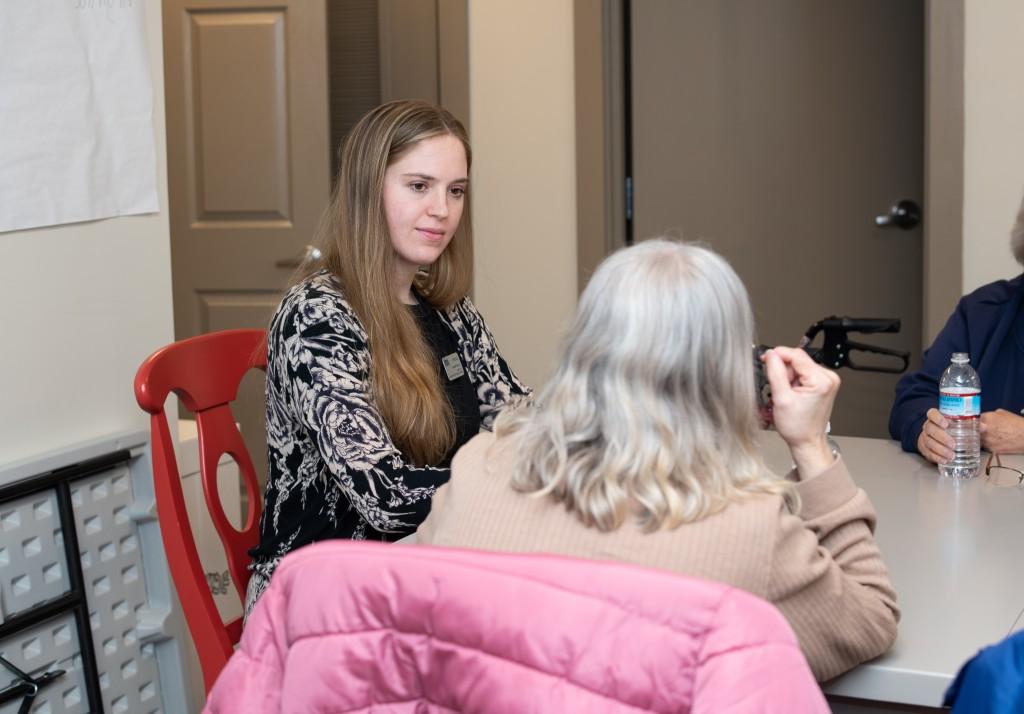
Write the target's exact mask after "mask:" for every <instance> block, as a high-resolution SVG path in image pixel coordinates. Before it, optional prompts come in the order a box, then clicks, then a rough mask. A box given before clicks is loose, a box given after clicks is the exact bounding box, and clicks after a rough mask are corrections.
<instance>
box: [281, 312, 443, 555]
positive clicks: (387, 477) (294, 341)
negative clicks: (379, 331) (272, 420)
mask: <svg viewBox="0 0 1024 714" xmlns="http://www.w3.org/2000/svg"><path fill="white" fill-rule="evenodd" d="M293 325H295V330H294V333H293V334H292V335H291V336H286V337H285V340H284V344H283V345H282V349H283V350H284V351H285V358H286V360H287V370H288V374H289V382H290V388H291V390H292V394H291V401H292V404H293V405H294V406H295V410H296V412H297V413H298V416H299V418H300V421H301V423H302V426H303V428H305V429H306V431H307V433H308V435H309V438H310V440H311V441H312V443H313V444H316V448H317V450H318V451H319V453H320V457H321V458H322V460H323V463H324V464H325V465H326V466H327V469H328V470H329V476H330V479H331V480H332V481H333V482H334V484H335V485H336V487H337V489H338V491H340V493H341V494H343V495H344V496H345V498H347V499H348V501H349V503H351V506H352V508H354V509H356V511H357V512H358V513H359V515H360V516H362V518H363V519H364V520H365V521H366V522H367V523H368V524H369V525H370V526H371V527H372V528H374V529H375V530H377V531H380V532H383V533H393V534H400V535H404V534H407V533H412V532H413V531H414V530H416V526H417V525H418V524H419V523H420V522H422V521H423V519H424V518H426V516H427V513H429V512H430V499H431V496H433V494H434V491H435V490H436V488H437V487H438V486H440V485H441V484H443V483H445V482H446V481H447V480H448V477H449V475H450V470H449V469H447V468H434V467H429V466H426V467H419V466H415V465H413V464H411V463H409V462H407V461H406V459H405V457H404V456H403V454H402V452H401V451H400V450H399V449H398V447H397V446H395V444H394V442H393V441H392V439H391V436H390V435H389V433H388V430H387V427H386V426H385V424H384V421H383V419H382V418H381V416H380V413H379V412H378V411H377V408H376V405H375V404H374V402H373V398H372V397H371V395H370V387H369V362H370V355H369V351H368V349H367V346H366V341H365V337H364V335H363V334H362V331H361V328H358V327H357V325H356V324H355V322H354V318H353V317H352V316H351V315H350V314H349V313H347V312H346V311H345V310H344V309H343V307H342V306H341V305H340V304H339V303H338V302H337V301H334V300H330V299H324V300H320V301H316V302H315V303H314V304H311V303H310V302H307V303H305V304H303V305H302V306H301V308H300V309H298V310H296V314H295V315H294V316H293ZM300 478H301V475H300ZM328 500H331V498H330V495H329V496H328Z"/></svg>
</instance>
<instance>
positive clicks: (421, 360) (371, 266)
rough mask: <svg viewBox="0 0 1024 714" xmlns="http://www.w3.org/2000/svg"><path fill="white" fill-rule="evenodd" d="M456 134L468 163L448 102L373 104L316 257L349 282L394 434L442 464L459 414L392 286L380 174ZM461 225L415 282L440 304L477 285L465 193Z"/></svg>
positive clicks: (351, 141)
mask: <svg viewBox="0 0 1024 714" xmlns="http://www.w3.org/2000/svg"><path fill="white" fill-rule="evenodd" d="M444 135H450V136H454V137H455V138H457V139H458V140H459V141H460V142H461V143H462V146H463V147H464V148H465V150H466V166H467V169H468V168H469V165H470V163H471V162H472V154H471V152H470V147H469V138H468V136H467V134H466V130H465V128H464V127H463V126H462V124H461V123H460V122H459V120H458V119H456V118H455V117H454V116H452V114H451V113H449V112H448V111H447V110H445V109H443V108H442V107H439V106H436V105H434V104H430V103H427V102H422V101H410V100H403V101H396V102H389V103H387V104H382V105H381V106H379V107H377V108H375V109H373V110H371V111H370V112H369V113H367V114H366V115H365V116H364V117H363V118H362V119H360V120H359V123H357V124H356V126H355V127H354V128H353V129H352V131H351V132H350V133H349V135H348V136H347V137H346V139H345V141H344V143H343V144H342V147H341V164H340V167H339V169H338V176H337V180H336V182H335V186H334V190H333V192H332V194H331V200H330V203H329V204H328V206H327V208H326V210H325V211H324V213H323V216H322V217H321V220H320V225H319V227H318V228H317V234H316V239H315V240H316V246H317V248H319V250H320V252H321V257H320V259H319V260H318V261H315V262H313V263H311V264H310V265H309V266H308V267H307V269H306V270H305V271H304V273H303V276H302V277H306V276H308V275H310V274H312V273H314V272H316V271H318V270H320V269H322V268H326V269H327V270H328V271H330V272H331V273H332V274H333V275H334V276H335V278H336V279H337V280H338V282H339V283H340V284H341V287H342V289H343V290H344V294H345V299H346V300H348V302H349V304H350V305H351V306H352V309H353V310H355V313H356V316H357V317H358V318H359V321H360V322H361V323H362V325H363V328H364V329H365V330H366V333H367V336H368V338H369V347H370V355H371V370H370V372H371V373H370V379H371V390H372V394H373V397H374V402H375V404H376V407H377V409H378V411H379V412H380V415H381V418H382V419H383V420H384V423H385V425H386V426H387V428H388V432H389V434H390V435H391V439H392V440H393V441H394V443H395V445H396V446H397V447H398V448H399V449H400V450H401V451H402V453H403V454H404V455H405V456H406V457H407V458H408V459H409V460H410V461H412V462H413V463H415V464H419V465H425V464H436V463H437V462H438V461H440V460H441V459H442V458H443V456H444V455H445V454H446V453H447V452H448V450H449V449H450V448H451V446H452V444H454V443H455V417H454V415H453V413H452V408H451V405H450V404H449V402H448V399H447V397H446V395H445V391H444V387H443V386H442V384H441V379H440V375H439V372H438V367H437V360H436V359H435V357H434V354H433V352H432V351H431V349H430V347H429V345H428V344H427V342H426V339H425V338H424V336H423V334H422V333H421V331H420V329H419V327H418V325H417V323H416V321H415V319H414V317H413V316H412V315H411V314H410V311H409V309H408V308H407V307H406V306H405V305H403V304H402V303H401V301H399V299H398V298H397V296H396V295H395V294H394V290H393V288H392V281H391V273H392V264H393V260H394V251H393V249H392V246H391V239H390V236H389V233H388V227H387V219H386V217H385V212H384V202H383V186H384V172H385V171H386V169H387V167H388V166H390V165H391V164H392V163H394V162H395V161H397V160H398V159H399V158H400V157H401V156H402V155H403V154H405V153H406V152H407V151H409V150H410V149H411V148H412V147H414V146H415V145H416V144H417V143H419V142H420V141H423V140H424V139H429V138H432V137H436V136H444ZM466 197H467V200H466V204H465V208H464V209H463V214H462V220H461V223H460V226H459V229H458V231H457V232H456V234H455V236H454V237H453V238H452V240H451V242H450V243H449V244H448V247H447V248H446V249H445V251H444V252H443V253H442V254H441V257H440V258H438V260H437V261H436V262H435V263H434V264H433V265H431V266H429V269H428V271H427V272H426V273H422V272H421V273H420V274H419V275H418V276H417V279H416V283H415V284H416V288H417V290H418V291H419V293H420V294H421V295H422V296H423V297H424V299H425V300H426V301H427V302H429V303H430V304H431V305H432V306H433V307H434V308H436V309H445V308H448V307H450V306H451V305H453V304H454V303H455V302H457V301H458V300H460V299H461V298H463V297H465V296H466V295H467V294H468V292H469V288H470V285H471V283H472V278H473V275H472V270H473V252H472V251H473V247H472V236H471V233H470V224H471V221H470V216H469V201H468V197H469V194H468V191H467V194H466Z"/></svg>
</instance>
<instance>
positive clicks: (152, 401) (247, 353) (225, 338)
mask: <svg viewBox="0 0 1024 714" xmlns="http://www.w3.org/2000/svg"><path fill="white" fill-rule="evenodd" d="M254 368H256V369H262V370H264V371H266V368H267V351H266V331H265V330H226V331H223V332H213V333H210V334H206V335H199V336H197V337H192V338H189V339H187V340H182V341H180V342H175V343H173V344H170V345H167V346H166V347H163V348H161V349H159V350H157V351H156V352H154V353H153V354H152V355H150V356H149V357H148V358H147V359H146V361H145V362H143V363H142V366H141V367H139V371H138V372H137V373H136V375H135V399H136V401H137V402H138V403H139V406H140V407H142V408H143V409H144V410H145V411H147V412H149V414H150V431H151V452H152V457H153V481H154V491H155V494H156V507H157V515H158V516H159V520H160V533H161V535H162V536H163V542H164V550H165V551H166V553H167V562H168V565H169V566H170V569H171V577H172V578H173V579H174V586H175V589H176V590H177V591H178V597H179V599H180V600H181V606H182V609H183V610H184V612H185V620H186V621H187V622H188V627H189V631H190V632H191V633H192V639H193V640H194V642H195V645H196V651H197V652H198V654H199V663H200V665H201V666H202V670H203V680H204V682H205V685H206V689H207V691H209V689H210V687H212V686H213V682H214V680H215V679H216V678H217V675H218V674H219V673H220V670H221V669H223V667H224V665H225V663H226V662H227V661H228V658H230V657H231V653H232V652H233V651H234V645H235V644H236V643H237V642H238V639H239V637H241V633H242V620H241V618H238V619H236V620H233V621H231V622H228V623H224V622H223V621H222V620H221V617H220V614H219V613H218V611H217V605H216V602H215V601H214V599H213V594H212V593H211V592H210V588H209V585H208V584H207V580H206V574H205V572H204V570H203V565H202V563H201V562H200V560H199V552H198V551H197V550H196V543H195V538H194V537H193V535H192V527H191V525H190V523H189V518H188V511H187V510H186V508H185V498H184V494H183V492H182V488H181V474H180V473H179V471H178V464H177V460H176V459H175V457H174V442H173V441H172V439H171V433H170V430H169V429H168V426H167V416H166V414H164V402H165V401H166V400H167V396H168V395H169V394H170V393H171V392H174V393H175V394H177V395H178V397H179V398H180V399H181V401H182V403H183V404H184V405H185V407H186V408H187V409H188V410H189V411H191V412H192V413H194V414H195V417H196V425H197V429H198V432H199V468H200V477H201V480H202V484H203V496H204V498H205V499H206V505H207V507H208V508H209V511H210V517H211V519H212V520H213V525H214V527H215V528H216V529H217V534H218V535H219V536H220V540H221V544H222V545H223V547H224V552H225V554H226V556H227V561H228V570H229V572H230V573H231V579H232V580H233V581H234V584H235V587H236V588H238V592H239V593H240V595H241V596H242V597H243V598H244V597H245V590H246V586H247V585H248V583H249V569H248V566H249V555H248V553H247V551H248V550H249V549H250V548H253V547H255V545H256V543H257V541H258V539H259V518H260V512H261V498H260V492H259V486H258V482H257V479H256V472H255V470H254V469H253V465H252V459H251V458H250V457H249V453H248V451H247V450H246V448H245V443H244V442H243V441H242V435H241V434H240V433H239V431H238V427H237V426H236V425H235V419H234V417H233V416H232V413H231V402H232V401H233V400H234V399H235V397H236V395H237V393H238V386H239V384H240V383H241V381H242V377H244V376H245V374H246V372H248V371H249V370H250V369H254ZM224 454H229V455H230V456H231V457H233V458H234V460H235V462H236V463H237V464H238V470H239V473H240V475H241V477H242V481H243V483H244V484H245V489H246V491H247V492H248V503H249V506H248V510H247V512H246V515H245V523H244V525H243V527H242V529H241V530H238V529H236V528H235V527H234V526H233V525H232V524H231V522H230V521H229V520H228V518H227V516H226V514H225V512H224V506H223V503H222V501H221V496H220V493H219V490H218V484H217V464H218V462H219V461H220V459H221V457H222V456H223V455H224Z"/></svg>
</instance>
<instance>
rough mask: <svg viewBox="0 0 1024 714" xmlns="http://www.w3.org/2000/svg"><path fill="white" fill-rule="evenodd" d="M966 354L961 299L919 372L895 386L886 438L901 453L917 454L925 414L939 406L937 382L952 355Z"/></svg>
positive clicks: (927, 351)
mask: <svg viewBox="0 0 1024 714" xmlns="http://www.w3.org/2000/svg"><path fill="white" fill-rule="evenodd" d="M967 351H968V334H967V313H966V311H965V306H964V301H963V299H961V300H960V302H959V303H957V306H956V310H954V311H953V314H952V315H950V317H949V320H947V321H946V326H945V327H943V328H942V331H941V332H940V333H939V335H938V337H936V338H935V341H934V342H932V345H931V347H929V348H928V349H927V350H925V352H924V354H923V355H922V356H921V369H919V370H917V371H916V372H911V373H910V374H907V375H905V376H904V377H903V378H902V379H901V380H900V381H899V382H898V383H897V384H896V399H895V401H894V402H893V405H892V411H891V412H890V413H889V435H890V436H891V437H892V438H893V439H897V440H898V441H899V442H900V443H901V444H902V445H903V450H904V451H909V452H911V453H916V452H917V437H918V436H919V435H920V434H921V427H922V426H924V420H925V415H926V414H927V413H928V410H929V409H931V408H932V407H935V406H938V404H939V380H940V379H942V373H943V372H944V371H945V369H946V367H947V366H948V365H949V358H950V356H951V355H952V354H953V353H954V352H967Z"/></svg>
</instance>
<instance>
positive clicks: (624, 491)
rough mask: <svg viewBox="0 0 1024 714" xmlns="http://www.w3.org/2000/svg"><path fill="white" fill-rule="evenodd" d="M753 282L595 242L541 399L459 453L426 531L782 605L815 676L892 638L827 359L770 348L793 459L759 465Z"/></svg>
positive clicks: (648, 247) (669, 256) (891, 608)
mask: <svg viewBox="0 0 1024 714" xmlns="http://www.w3.org/2000/svg"><path fill="white" fill-rule="evenodd" d="M753 340H754V325H753V316H752V313H751V309H750V304H749V300H748V298H747V292H746V290H745V289H744V287H743V284H742V283H741V282H740V280H739V278H738V277H737V276H736V274H735V273H734V272H733V270H732V268H730V267H729V265H728V263H726V261H725V260H723V259H722V258H721V257H719V256H718V255H716V254H715V253H713V252H711V251H710V250H707V249H705V248H701V247H698V246H695V245H689V244H683V243H677V242H673V241H668V240H662V239H656V240H649V241H644V242H643V243H641V244H639V245H636V246H634V247H631V248H626V249H624V250H622V251H619V252H618V253H616V254H614V255H613V256H611V257H610V258H608V259H607V260H606V261H605V262H604V263H603V264H602V265H601V266H600V267H599V268H598V270H597V272H596V273H595V274H594V276H593V278H592V279H591V281H590V284H589V285H588V286H587V288H586V290H585V291H584V292H583V295H582V296H581V298H580V305H579V309H578V311H577V314H576V318H575V321H574V323H573V325H572V327H571V328H570V330H569V333H568V335H567V338H566V341H565V344H564V348H563V353H562V357H561V360H560V363H559V365H558V367H557V369H556V371H555V374H554V376H553V377H552V378H551V381H550V382H549V383H548V385H547V386H546V388H545V389H544V391H543V392H542V394H541V396H540V397H539V400H538V402H537V403H536V404H535V405H523V406H521V407H519V408H518V409H516V410H513V411H511V412H506V413H505V414H504V415H503V416H501V417H500V418H499V420H498V422H497V423H496V425H495V433H494V434H493V435H491V434H487V435H481V436H477V437H475V438H474V439H473V440H471V441H470V442H469V443H468V444H467V445H466V446H465V447H463V448H462V450H461V451H459V453H458V454H457V455H456V457H455V460H454V462H453V464H452V478H451V482H450V483H449V484H448V485H446V486H444V487H442V488H441V489H440V490H439V491H438V493H437V495H436V496H435V497H434V502H433V508H432V511H431V514H430V516H429V517H428V518H427V520H426V521H425V522H424V524H423V525H422V526H421V527H420V529H419V531H418V539H419V541H420V542H421V543H431V544H437V545H446V546H462V547H470V548H482V549H493V550H504V551H521V552H522V551H532V552H538V551H540V552H552V553H559V554H564V555H573V556H582V557H590V558H597V559H610V560H621V561H628V562H633V563H637V564H641V565H647V566H651V567H656V568H663V569H668V570H674V571H677V572H679V573H685V574H687V575H692V576H698V577H703V578H708V579H712V580H718V581H722V582H726V583H729V584H731V585H734V586H736V587H739V588H742V589H744V590H747V591H749V592H752V593H754V594H756V595H759V596H761V597H763V598H765V599H767V600H769V601H771V602H774V603H775V604H776V605H777V606H778V607H779V609H780V610H781V611H782V613H783V614H784V615H786V616H787V618H788V619H789V622H790V624H791V625H792V626H793V629H794V631H795V632H796V634H797V638H798V639H799V641H800V644H801V647H802V649H803V651H804V654H805V655H806V656H807V659H808V662H809V663H810V665H811V669H812V670H813V672H814V674H815V676H816V677H818V679H821V680H824V679H828V678H831V677H834V676H836V675H838V674H840V673H842V672H844V671H845V670H847V669H850V668H851V667H853V666H855V665H857V664H858V663H860V662H862V661H864V660H867V659H870V658H872V657H875V656H877V655H879V654H881V653H882V652H884V651H886V650H887V649H888V648H889V646H890V645H891V644H892V642H893V640H894V638H895V636H896V622H897V620H898V611H897V608H896V597H895V594H894V593H893V590H892V586H891V585H890V583H889V578H888V575H887V572H886V568H885V565H884V564H883V562H882V558H881V556H880V554H879V551H878V548H877V546H876V544H875V541H874V539H873V536H872V530H873V527H874V521H875V512H874V509H873V508H872V506H871V503H870V501H869V500H868V497H867V495H866V494H865V493H864V491H862V490H861V489H858V488H857V486H856V485H855V484H854V482H853V480H852V479H851V478H850V475H849V473H848V472H847V470H846V466H845V464H844V463H843V460H842V458H841V457H839V456H837V455H836V454H834V453H833V452H832V450H831V448H830V447H829V445H828V443H827V441H826V438H825V425H826V422H827V421H828V418H829V415H830V412H831V409H832V403H833V401H834V399H835V395H836V391H837V390H838V387H839V378H838V377H837V376H836V375H835V373H833V372H831V371H829V370H826V369H824V368H822V367H820V366H818V365H817V364H815V363H814V362H813V361H812V360H811V359H810V358H809V357H808V356H807V354H806V353H804V352H803V351H802V350H798V349H788V348H781V347H780V348H775V349H773V350H770V351H769V352H768V353H767V354H766V357H765V369H766V373H767V376H768V379H769V382H770V384H771V387H772V390H773V399H774V420H775V427H776V430H777V431H778V433H779V435H780V436H781V437H782V438H783V439H784V440H785V442H786V443H787V444H788V445H789V448H790V451H791V453H792V457H793V461H794V463H795V465H796V468H795V469H794V471H793V472H792V473H791V474H790V478H789V479H786V478H781V477H779V476H776V475H775V474H773V473H771V472H770V471H769V470H768V469H767V467H766V466H765V464H764V462H763V460H762V457H761V453H760V448H759V445H758V433H759V427H758V413H757V409H756V396H755V382H754V373H753V363H752V355H751V344H752V342H753Z"/></svg>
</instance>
